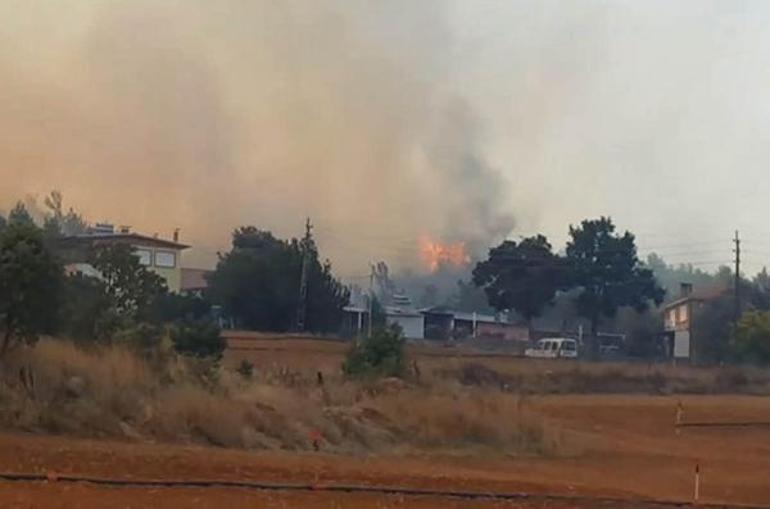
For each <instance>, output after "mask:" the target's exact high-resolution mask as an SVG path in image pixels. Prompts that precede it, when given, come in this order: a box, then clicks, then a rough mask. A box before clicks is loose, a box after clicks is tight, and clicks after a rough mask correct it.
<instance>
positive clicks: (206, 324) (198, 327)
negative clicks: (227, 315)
mask: <svg viewBox="0 0 770 509" xmlns="http://www.w3.org/2000/svg"><path fill="white" fill-rule="evenodd" d="M219 332H220V331H219V326H218V325H217V324H216V322H214V321H213V320H206V319H202V320H185V321H181V322H179V323H177V324H174V325H173V326H172V328H171V342H172V343H173V344H174V350H176V351H177V352H178V353H180V354H182V355H187V356H191V357H199V358H204V357H205V358H213V359H220V358H221V357H222V352H224V350H225V346H226V345H225V340H224V339H222V336H221V335H220V333H219Z"/></svg>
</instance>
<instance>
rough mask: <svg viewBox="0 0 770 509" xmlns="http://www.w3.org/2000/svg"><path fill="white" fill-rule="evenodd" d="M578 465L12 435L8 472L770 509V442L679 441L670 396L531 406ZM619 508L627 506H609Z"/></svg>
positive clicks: (21, 493)
mask: <svg viewBox="0 0 770 509" xmlns="http://www.w3.org/2000/svg"><path fill="white" fill-rule="evenodd" d="M681 401H682V403H683V406H684V408H685V420H686V421H709V422H717V421H718V422H737V421H755V422H759V421H770V399H768V398H762V397H751V396H688V397H684V398H682V399H681ZM527 404H528V405H531V407H532V408H535V409H537V410H538V411H539V412H540V413H541V414H542V415H543V416H545V419H547V420H548V422H549V424H550V425H551V426H553V427H555V428H557V429H558V430H559V433H562V434H563V435H564V436H565V437H566V438H567V439H568V441H569V442H570V443H572V444H576V445H577V449H576V450H575V451H574V454H573V455H571V456H567V457H553V458H522V457H517V458H508V457H505V456H501V455H500V454H491V453H490V454H489V455H479V454H475V455H473V456H464V455H461V454H458V455H457V456H441V457H437V456H435V455H434V456H414V455H412V456H379V457H371V456H338V455H329V454H325V453H324V452H323V451H321V452H320V453H289V452H280V451H279V452H260V453H253V452H245V451H236V450H227V449H219V448H212V447H198V446H196V447H192V446H174V445H166V444H152V443H145V442H118V441H106V440H85V439H73V438H69V437H67V438H64V437H55V436H34V435H24V434H2V435H0V472H36V473H44V474H53V475H52V478H55V476H56V474H78V475H88V476H95V477H110V478H119V479H175V480H184V479H228V480H250V481H263V482H302V483H313V484H317V485H324V484H331V483H339V484H362V485H378V486H401V487H416V488H431V489H446V490H468V491H495V492H514V491H526V492H530V493H556V494H565V495H579V496H587V497H597V496H610V497H620V498H624V499H628V500H629V502H628V503H624V504H621V505H620V506H621V507H639V508H641V507H653V506H654V505H653V504H651V503H650V502H648V501H645V500H650V499H665V500H680V501H688V500H690V499H691V497H692V486H693V470H694V468H695V465H696V464H699V465H700V467H701V471H702V480H703V484H702V492H701V494H702V500H703V501H707V502H714V503H725V504H736V505H737V504H755V505H767V506H770V482H768V477H767V476H768V473H769V472H770V429H768V428H763V427H749V428H742V429H732V428H709V429H685V430H682V431H681V432H680V433H677V432H676V431H675V428H674V425H673V424H674V415H675V411H676V410H675V409H676V404H677V398H675V397H664V396H617V395H611V396H577V395H569V396H543V397H531V398H529V399H528V401H527ZM611 505H612V506H617V504H611ZM0 506H2V507H24V508H27V507H53V508H76V507H78V508H79V507H104V508H118V507H120V508H128V507H137V508H139V507H141V508H146V507H161V508H163V507H169V508H171V507H174V508H177V507H218V508H224V507H266V508H282V509H283V508H295V507H308V508H351V509H352V508H364V509H366V508H377V509H383V508H390V507H394V508H397V507H414V508H438V507H440V508H442V509H444V508H453V507H470V508H476V507H479V508H481V507H552V508H566V507H597V506H607V504H599V503H597V502H591V501H584V502H573V501H544V500H540V499H533V500H530V501H522V500H518V501H512V502H496V501H490V500H477V501H467V500H458V499H452V498H445V497H404V496H384V495H372V494H347V493H328V492H323V491H317V492H300V493H297V492H274V491H270V492H267V491H256V490H245V489H224V488H151V489H150V488H115V487H98V486H93V485H88V484H69V483H63V482H56V481H53V482H46V483H11V482H0Z"/></svg>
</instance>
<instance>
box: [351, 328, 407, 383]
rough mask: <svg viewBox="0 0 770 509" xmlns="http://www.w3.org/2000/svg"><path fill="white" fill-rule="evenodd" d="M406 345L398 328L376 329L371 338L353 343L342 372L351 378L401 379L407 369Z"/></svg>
mask: <svg viewBox="0 0 770 509" xmlns="http://www.w3.org/2000/svg"><path fill="white" fill-rule="evenodd" d="M404 343H405V340H404V336H403V333H402V331H401V329H400V328H399V327H398V326H395V325H393V326H390V327H381V328H378V329H375V330H374V332H373V333H372V336H371V337H369V338H364V339H362V340H359V341H356V342H355V343H353V346H352V347H351V348H350V350H349V351H348V354H347V358H346V360H345V363H344V364H343V366H342V370H343V372H344V373H345V374H346V375H350V376H366V375H379V376H387V377H392V376H396V377H400V376H402V375H403V374H404V371H405V369H406V361H405V356H404Z"/></svg>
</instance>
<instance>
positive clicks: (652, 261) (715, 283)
mask: <svg viewBox="0 0 770 509" xmlns="http://www.w3.org/2000/svg"><path fill="white" fill-rule="evenodd" d="M645 266H646V267H647V268H649V269H650V270H652V272H653V274H654V275H655V279H657V280H658V283H659V284H660V286H661V287H662V288H663V289H665V291H666V296H665V300H666V301H672V300H675V299H678V298H679V286H680V284H681V283H690V284H692V285H693V286H694V287H696V288H707V287H727V286H728V285H730V284H732V280H733V274H732V270H731V269H730V268H729V267H726V266H721V267H719V269H718V270H717V272H714V273H711V272H708V271H705V270H702V269H699V268H697V267H694V266H693V265H691V264H687V263H681V264H679V265H669V264H667V263H666V261H665V260H664V259H663V258H661V256H660V255H658V254H656V253H650V255H648V256H647V260H646V261H645Z"/></svg>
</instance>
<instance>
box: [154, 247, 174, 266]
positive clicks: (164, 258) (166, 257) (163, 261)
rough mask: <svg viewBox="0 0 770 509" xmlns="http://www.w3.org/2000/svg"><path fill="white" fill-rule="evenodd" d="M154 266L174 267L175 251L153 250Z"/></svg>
mask: <svg viewBox="0 0 770 509" xmlns="http://www.w3.org/2000/svg"><path fill="white" fill-rule="evenodd" d="M155 266H156V267H167V268H174V267H176V253H174V252H173V251H155Z"/></svg>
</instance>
